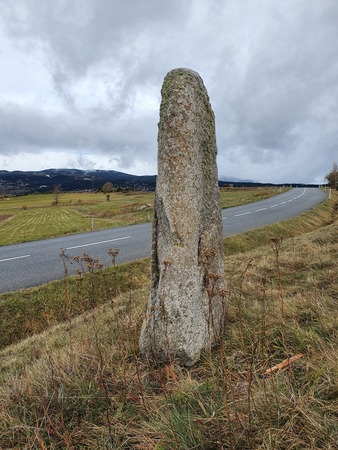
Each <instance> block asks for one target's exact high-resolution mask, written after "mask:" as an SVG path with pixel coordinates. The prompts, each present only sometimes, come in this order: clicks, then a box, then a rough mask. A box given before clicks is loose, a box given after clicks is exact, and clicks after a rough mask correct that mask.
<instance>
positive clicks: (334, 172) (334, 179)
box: [325, 162, 338, 188]
mask: <svg viewBox="0 0 338 450" xmlns="http://www.w3.org/2000/svg"><path fill="white" fill-rule="evenodd" d="M325 178H326V179H327V182H328V183H329V186H330V187H332V188H337V185H338V166H337V164H336V163H335V162H334V163H333V165H332V169H331V172H329V173H328V174H327V175H326V176H325Z"/></svg>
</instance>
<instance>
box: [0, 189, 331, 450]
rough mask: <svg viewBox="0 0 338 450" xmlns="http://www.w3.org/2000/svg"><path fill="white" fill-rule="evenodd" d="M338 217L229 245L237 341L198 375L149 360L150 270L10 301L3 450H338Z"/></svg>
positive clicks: (4, 303)
mask: <svg viewBox="0 0 338 450" xmlns="http://www.w3.org/2000/svg"><path fill="white" fill-rule="evenodd" d="M337 211H338V195H337V194H336V193H334V195H333V198H332V199H331V200H326V201H325V202H324V203H322V204H321V205H318V206H317V207H316V208H314V209H313V210H311V211H309V212H307V213H305V214H303V215H301V216H300V217H297V218H294V219H292V220H289V221H286V222H282V223H280V224H277V225H273V226H267V227H264V228H262V229H259V230H253V231H251V232H249V233H245V234H243V235H238V236H234V237H230V238H227V239H225V253H226V255H227V256H226V258H225V276H226V280H227V283H228V291H229V308H228V313H227V325H226V330H225V336H224V339H223V340H222V341H221V342H220V343H219V346H218V347H217V348H215V349H213V350H212V351H210V352H209V353H206V354H205V355H204V356H203V358H202V360H201V362H200V363H199V364H197V365H196V366H195V367H193V368H190V369H183V368H180V367H178V366H177V365H175V363H174V362H172V363H171V364H168V365H167V366H165V367H153V366H149V365H148V364H146V363H145V362H144V361H142V360H140V359H139V356H138V338H139V334H140V327H141V324H142V320H143V317H144V312H145V305H146V302H147V298H148V295H149V278H150V277H149V275H150V274H149V260H144V261H137V262H134V263H132V264H125V265H121V266H116V267H111V268H110V269H105V270H99V271H96V272H93V268H94V265H95V264H94V263H93V262H92V264H90V261H87V262H88V265H87V269H86V271H88V272H89V274H86V275H85V274H80V275H79V276H78V277H72V278H66V279H65V280H64V281H59V282H54V283H51V284H50V285H46V286H42V287H39V288H34V289H29V290H25V291H22V292H19V293H12V294H2V295H0V315H1V318H2V321H1V323H0V328H1V329H0V339H2V348H3V349H2V350H1V351H0V399H1V401H0V448H4V449H9V448H27V449H35V448H39V449H47V448H48V449H59V448H65V449H66V448H69V449H77V448H79V449H80V448H81V449H82V448H88V449H102V448H107V449H108V448H111V449H154V450H155V449H156V450H167V449H168V450H169V449H186V450H191V449H202V450H203V449H204V450H208V449H209V450H211V449H235V450H240V449H244V450H246V449H247V450H250V449H261V450H263V449H264V450H268V449H269V450H278V449H283V450H287V449H297V450H298V449H299V450H300V449H310V450H315V449H323V450H324V449H325V450H334V449H336V448H337V443H338V420H337V419H338V325H337V324H338V307H337V306H338V296H337V292H338V279H337V260H338V218H337ZM4 339H5V341H4ZM14 342H16V344H13V343H14ZM11 344H12V345H11ZM281 367H282V368H281Z"/></svg>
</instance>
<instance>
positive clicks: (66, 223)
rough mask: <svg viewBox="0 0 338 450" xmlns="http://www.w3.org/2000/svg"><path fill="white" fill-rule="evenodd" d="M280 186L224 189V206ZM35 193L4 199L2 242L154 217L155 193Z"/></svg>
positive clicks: (247, 200)
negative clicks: (56, 196) (56, 204)
mask: <svg viewBox="0 0 338 450" xmlns="http://www.w3.org/2000/svg"><path fill="white" fill-rule="evenodd" d="M278 192H279V189H277V188H259V189H228V190H221V203H222V207H223V208H225V207H230V206H235V205H239V204H245V203H250V202H252V201H257V200H262V199H264V198H267V197H270V196H272V195H275V194H277V193H278ZM58 201H59V203H58V206H55V205H54V206H53V203H54V202H55V195H53V194H34V195H26V196H21V197H9V198H0V245H9V244H16V243H20V242H28V241H32V240H37V239H47V238H51V237H56V236H64V235H67V234H73V233H81V232H85V231H90V230H92V228H93V224H94V229H95V230H100V229H105V228H110V227H120V226H124V225H131V224H135V223H144V222H147V221H149V220H152V215H153V204H154V194H153V193H151V192H146V193H143V192H133V193H112V194H111V195H110V201H107V200H106V196H105V195H104V194H103V193H89V192H84V193H61V194H60V195H59V199H58ZM93 221H94V222H93Z"/></svg>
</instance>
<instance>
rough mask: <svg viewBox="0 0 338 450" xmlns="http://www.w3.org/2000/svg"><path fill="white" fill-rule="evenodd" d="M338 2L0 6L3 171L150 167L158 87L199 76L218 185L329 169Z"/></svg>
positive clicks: (44, 1) (337, 88)
mask: <svg viewBox="0 0 338 450" xmlns="http://www.w3.org/2000/svg"><path fill="white" fill-rule="evenodd" d="M337 24H338V2H337V0H283V1H277V0H209V1H208V0H170V2H169V1H168V0H72V1H69V0H0V67H1V70H0V170H9V171H12V170H43V169H47V168H77V169H85V170H93V169H100V170H102V169H103V170H117V171H122V172H127V173H131V174H135V175H153V174H156V173H157V124H158V121H159V107H160V102H161V86H162V83H163V79H164V77H165V75H166V74H167V73H168V72H169V71H170V70H172V69H174V68H178V67H186V68H189V69H192V70H195V71H196V72H198V73H199V74H200V76H201V77H202V79H203V81H204V84H205V86H206V89H207V91H208V94H209V97H210V102H211V105H212V108H213V111H214V113H215V121H216V140H217V147H218V160H217V161H218V172H219V178H220V179H223V180H224V179H226V178H227V177H235V178H240V179H250V180H255V181H260V182H272V183H294V182H298V183H316V184H317V183H318V184H319V183H322V182H324V181H325V180H324V179H325V175H326V174H327V173H328V172H329V171H330V170H331V168H332V164H333V163H334V162H335V161H336V162H337V163H338V25H337Z"/></svg>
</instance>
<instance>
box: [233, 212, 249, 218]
mask: <svg viewBox="0 0 338 450" xmlns="http://www.w3.org/2000/svg"><path fill="white" fill-rule="evenodd" d="M247 214H251V211H248V212H245V213H241V214H235V217H239V216H246V215H247Z"/></svg>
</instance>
